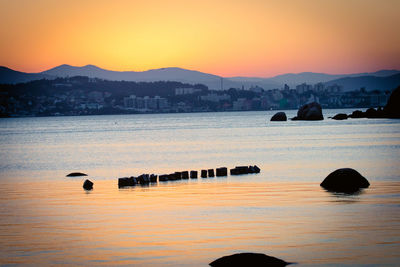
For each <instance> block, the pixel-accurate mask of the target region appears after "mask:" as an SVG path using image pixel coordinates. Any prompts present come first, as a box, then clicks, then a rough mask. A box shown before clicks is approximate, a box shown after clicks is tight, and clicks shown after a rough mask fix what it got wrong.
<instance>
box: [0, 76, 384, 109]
mask: <svg viewBox="0 0 400 267" xmlns="http://www.w3.org/2000/svg"><path fill="white" fill-rule="evenodd" d="M390 93H391V90H390V88H388V90H386V91H380V90H373V91H367V90H365V89H364V88H354V90H353V91H343V88H342V87H341V86H339V85H335V84H334V85H329V86H326V85H325V84H323V83H317V84H306V83H302V84H299V85H297V86H295V87H290V86H288V85H286V84H285V85H284V86H283V87H282V88H276V89H273V90H265V89H264V88H262V87H259V86H252V87H250V88H249V89H247V90H245V89H243V88H230V89H227V90H211V89H209V88H207V87H206V86H204V85H201V84H196V85H191V84H185V83H180V82H139V83H138V82H125V81H107V80H102V79H97V78H88V77H82V76H77V77H68V78H57V79H55V80H44V79H43V80H36V81H31V82H28V83H21V84H14V85H12V84H3V85H0V116H1V117H27V116H65V115H71V116H75V115H97V114H135V113H179V112H218V111H251V110H285V109H298V108H299V107H300V106H302V105H304V104H306V103H310V102H318V103H320V105H321V106H322V107H323V108H363V107H380V106H384V105H385V104H386V102H387V100H388V98H389V96H390Z"/></svg>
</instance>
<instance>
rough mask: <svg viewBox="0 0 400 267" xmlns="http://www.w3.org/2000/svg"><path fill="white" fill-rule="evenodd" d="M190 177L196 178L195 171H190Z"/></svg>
mask: <svg viewBox="0 0 400 267" xmlns="http://www.w3.org/2000/svg"><path fill="white" fill-rule="evenodd" d="M190 178H191V179H197V171H190Z"/></svg>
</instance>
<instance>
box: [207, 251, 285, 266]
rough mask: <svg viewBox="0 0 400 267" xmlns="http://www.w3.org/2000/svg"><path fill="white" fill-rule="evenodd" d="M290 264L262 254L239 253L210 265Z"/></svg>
mask: <svg viewBox="0 0 400 267" xmlns="http://www.w3.org/2000/svg"><path fill="white" fill-rule="evenodd" d="M288 264H291V263H290V262H286V261H284V260H281V259H278V258H275V257H271V256H268V255H265V254H261V253H238V254H233V255H229V256H224V257H222V258H219V259H217V260H215V261H213V262H211V263H210V266H212V267H225V266H226V267H231V266H253V267H257V266H263V267H264V266H270V267H283V266H286V265H288Z"/></svg>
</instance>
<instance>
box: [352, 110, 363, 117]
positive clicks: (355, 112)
mask: <svg viewBox="0 0 400 267" xmlns="http://www.w3.org/2000/svg"><path fill="white" fill-rule="evenodd" d="M349 117H350V118H353V119H360V118H365V113H364V112H362V111H361V110H355V111H353V113H351V114H350V115H349Z"/></svg>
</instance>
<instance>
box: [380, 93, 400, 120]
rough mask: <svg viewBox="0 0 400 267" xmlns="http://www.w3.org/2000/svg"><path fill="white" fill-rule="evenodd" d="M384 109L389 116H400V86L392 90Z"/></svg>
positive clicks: (396, 117)
mask: <svg viewBox="0 0 400 267" xmlns="http://www.w3.org/2000/svg"><path fill="white" fill-rule="evenodd" d="M383 111H384V113H385V116H386V117H387V118H392V119H399V118H400V86H399V87H397V88H396V89H395V90H394V91H393V92H392V94H391V95H390V97H389V100H388V102H387V103H386V106H385V108H384V109H383Z"/></svg>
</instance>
